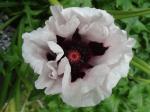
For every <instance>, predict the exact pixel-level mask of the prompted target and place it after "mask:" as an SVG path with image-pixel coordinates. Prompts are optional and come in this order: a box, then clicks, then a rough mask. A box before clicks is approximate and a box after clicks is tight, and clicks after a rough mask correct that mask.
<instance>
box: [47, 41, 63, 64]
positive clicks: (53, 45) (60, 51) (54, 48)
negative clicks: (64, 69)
mask: <svg viewBox="0 0 150 112" xmlns="http://www.w3.org/2000/svg"><path fill="white" fill-rule="evenodd" d="M47 44H48V46H49V48H50V49H51V50H52V52H53V53H56V55H57V57H56V61H58V60H59V59H60V58H61V57H62V56H63V55H64V51H63V49H62V48H61V47H60V46H59V45H58V44H57V43H55V42H53V41H48V42H47Z"/></svg>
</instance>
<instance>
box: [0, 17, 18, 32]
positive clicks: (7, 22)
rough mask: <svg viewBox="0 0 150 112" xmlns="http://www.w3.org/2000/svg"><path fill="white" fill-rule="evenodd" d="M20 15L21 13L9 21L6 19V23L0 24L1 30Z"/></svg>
mask: <svg viewBox="0 0 150 112" xmlns="http://www.w3.org/2000/svg"><path fill="white" fill-rule="evenodd" d="M18 17H19V15H16V16H14V17H12V18H10V19H9V20H8V21H6V22H5V23H4V24H2V25H0V30H3V29H5V28H6V27H7V26H8V25H10V24H11V23H12V22H13V21H14V20H16V19H17V18H18Z"/></svg>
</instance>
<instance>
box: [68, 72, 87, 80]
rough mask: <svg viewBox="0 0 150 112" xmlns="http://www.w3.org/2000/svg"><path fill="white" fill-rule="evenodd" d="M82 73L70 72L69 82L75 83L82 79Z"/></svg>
mask: <svg viewBox="0 0 150 112" xmlns="http://www.w3.org/2000/svg"><path fill="white" fill-rule="evenodd" d="M84 76H85V73H84V72H72V73H71V82H74V81H76V80H77V79H78V78H84Z"/></svg>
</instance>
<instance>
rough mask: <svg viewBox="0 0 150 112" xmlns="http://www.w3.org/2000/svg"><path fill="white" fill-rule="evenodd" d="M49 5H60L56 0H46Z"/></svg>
mask: <svg viewBox="0 0 150 112" xmlns="http://www.w3.org/2000/svg"><path fill="white" fill-rule="evenodd" d="M48 1H49V3H50V4H51V5H61V4H60V2H59V1H58V0H48Z"/></svg>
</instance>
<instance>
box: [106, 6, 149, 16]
mask: <svg viewBox="0 0 150 112" xmlns="http://www.w3.org/2000/svg"><path fill="white" fill-rule="evenodd" d="M107 11H108V12H109V13H111V14H112V15H113V16H114V17H115V18H116V19H124V18H129V17H135V16H141V15H147V14H150V8H147V9H141V10H136V11H115V10H107Z"/></svg>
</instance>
